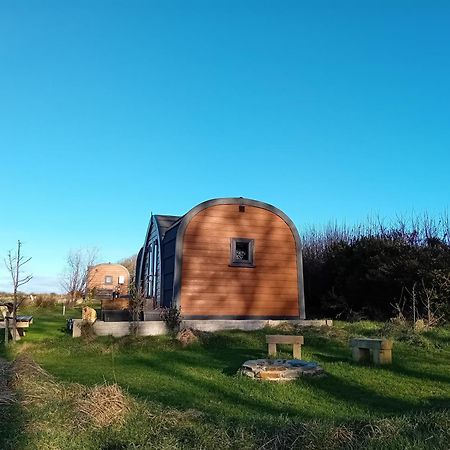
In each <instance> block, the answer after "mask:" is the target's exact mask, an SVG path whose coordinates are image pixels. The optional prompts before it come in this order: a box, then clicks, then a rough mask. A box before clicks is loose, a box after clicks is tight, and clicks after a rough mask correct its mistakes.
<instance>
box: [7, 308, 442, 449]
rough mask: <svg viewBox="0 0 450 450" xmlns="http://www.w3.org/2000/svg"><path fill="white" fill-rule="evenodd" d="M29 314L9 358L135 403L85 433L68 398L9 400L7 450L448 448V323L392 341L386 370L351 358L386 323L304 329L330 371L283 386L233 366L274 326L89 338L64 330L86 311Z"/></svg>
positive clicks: (307, 355) (309, 348)
mask: <svg viewBox="0 0 450 450" xmlns="http://www.w3.org/2000/svg"><path fill="white" fill-rule="evenodd" d="M23 312H24V313H32V314H33V315H34V317H35V321H34V324H33V325H32V327H31V328H30V331H29V333H28V334H27V336H26V337H25V339H23V340H22V341H21V342H19V343H17V344H15V345H13V346H9V348H8V349H7V350H5V348H4V346H3V345H1V352H3V357H5V358H7V359H14V357H16V356H17V355H18V354H24V353H26V354H28V355H30V356H31V357H32V358H33V359H34V360H35V361H36V362H38V363H39V364H40V365H41V366H42V367H43V368H44V369H45V370H47V371H48V372H49V373H50V374H52V375H53V376H54V377H55V380H56V382H57V383H60V384H61V385H63V386H66V387H68V388H70V386H71V385H72V384H73V383H80V384H82V385H86V386H94V385H98V384H102V383H117V384H119V385H120V386H121V387H122V388H123V389H124V390H125V392H127V395H128V396H129V398H130V399H131V400H132V402H133V408H132V410H131V412H130V413H129V414H128V416H127V419H126V422H125V423H124V424H122V425H114V426H109V427H106V428H101V429H99V428H95V427H94V426H92V427H89V426H88V427H84V428H82V429H80V428H79V427H77V423H76V422H77V418H76V416H74V415H73V414H72V413H71V411H68V409H70V408H69V407H68V406H67V405H66V406H64V401H63V400H61V399H53V400H52V399H51V398H50V399H48V400H47V401H46V402H44V403H43V404H39V405H33V406H29V407H26V408H25V407H23V406H19V405H14V406H8V407H2V409H1V417H0V418H1V420H2V424H1V425H0V433H1V436H0V448H2V449H3V448H4V449H6V448H25V447H26V448H27V449H28V448H65V449H72V448H73V449H75V448H85V449H110V450H113V449H125V448H130V449H138V448H219V447H221V448H237V449H238V448H239V449H240V448H437V449H440V448H442V449H447V448H448V442H449V440H450V412H449V409H450V328H449V327H441V328H439V329H435V330H433V331H429V332H426V333H423V334H421V335H418V336H415V335H414V334H412V335H411V336H407V339H406V340H403V341H399V340H396V341H395V343H394V363H393V365H392V366H389V367H372V366H370V365H357V364H354V363H353V362H352V361H351V358H350V351H349V349H348V339H349V338H350V337H354V336H370V337H374V336H379V335H380V333H382V330H383V328H382V326H383V324H379V323H373V322H358V323H352V324H349V323H336V324H335V326H334V327H332V328H326V329H302V330H301V334H303V335H304V336H305V346H304V347H303V357H304V359H308V360H314V361H317V362H319V363H320V364H321V365H322V366H323V368H324V369H325V371H326V373H327V376H326V377H323V378H317V379H306V378H305V379H301V380H298V381H296V382H292V383H289V384H275V383H270V382H255V381H253V380H251V379H247V378H244V377H241V376H239V375H237V374H236V372H237V370H238V368H239V366H240V365H241V363H242V362H243V361H245V360H247V359H255V358H259V357H263V356H264V355H265V351H266V345H265V340H264V336H265V334H267V332H268V330H261V331H254V332H241V331H228V332H221V333H216V334H204V335H202V337H201V339H200V341H199V342H198V343H195V344H192V345H191V346H189V347H187V348H182V347H181V346H180V344H179V343H178V342H177V341H176V340H174V339H173V338H172V337H170V336H161V337H147V338H121V339H114V338H109V337H104V338H97V339H95V340H94V341H85V340H82V339H72V338H71V337H70V336H69V335H67V334H65V333H64V331H63V330H64V326H65V319H66V318H67V317H70V316H72V317H80V315H81V314H80V311H79V310H78V309H72V310H68V313H67V315H66V317H65V318H64V317H63V316H62V315H61V311H60V309H59V308H58V309H56V308H40V309H39V308H34V309H33V308H32V309H30V310H24V311H23ZM273 331H274V330H270V332H271V333H273ZM276 332H277V333H282V332H283V331H280V330H277V331H276ZM285 332H286V333H287V332H292V330H287V331H285ZM282 350H284V351H286V350H288V347H286V348H283V347H282ZM282 355H284V356H288V355H289V353H284V354H283V353H282Z"/></svg>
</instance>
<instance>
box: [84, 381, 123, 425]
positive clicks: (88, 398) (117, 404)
mask: <svg viewBox="0 0 450 450" xmlns="http://www.w3.org/2000/svg"><path fill="white" fill-rule="evenodd" d="M76 409H77V411H78V412H79V413H80V414H81V421H80V425H81V426H82V427H83V426H84V425H86V422H89V423H92V424H93V425H94V426H95V427H98V428H102V427H108V426H110V425H116V424H123V423H124V421H125V418H126V415H127V414H128V413H129V412H130V410H131V405H130V402H129V400H128V399H127V397H126V396H125V394H124V393H123V391H122V388H121V387H120V386H119V385H118V384H111V385H107V384H105V385H101V386H95V387H93V388H88V389H85V391H84V392H83V393H82V395H81V398H79V399H78V400H77V401H76Z"/></svg>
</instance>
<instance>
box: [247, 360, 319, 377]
mask: <svg viewBox="0 0 450 450" xmlns="http://www.w3.org/2000/svg"><path fill="white" fill-rule="evenodd" d="M240 372H241V373H242V374H243V375H246V376H248V377H250V378H254V379H255V380H270V381H292V380H295V379H297V378H300V377H314V376H319V375H322V374H323V369H322V367H320V366H319V365H318V364H317V363H315V362H309V361H303V360H302V359H253V360H250V361H245V363H244V364H242V366H241V369H240Z"/></svg>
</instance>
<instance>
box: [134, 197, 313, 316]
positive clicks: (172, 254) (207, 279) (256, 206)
mask: <svg viewBox="0 0 450 450" xmlns="http://www.w3.org/2000/svg"><path fill="white" fill-rule="evenodd" d="M136 285H137V287H138V288H139V289H140V290H141V291H142V292H143V294H144V296H145V297H146V298H147V299H148V300H147V307H146V309H147V310H149V309H152V308H153V309H158V308H161V307H177V308H181V312H182V315H183V317H184V318H185V319H209V320H210V319H273V320H286V319H304V318H305V305H304V295H303V271H302V253H301V241H300V237H299V234H298V232H297V229H296V227H295V225H294V224H293V223H292V221H291V220H290V219H289V218H288V217H287V216H286V215H285V214H284V213H283V212H282V211H280V210H279V209H277V208H275V207H274V206H271V205H268V204H267V203H263V202H260V201H256V200H250V199H245V198H219V199H214V200H209V201H206V202H204V203H201V204H199V205H197V206H196V207H194V208H193V209H191V210H190V211H189V212H188V213H187V214H185V215H184V216H181V217H177V216H161V215H152V216H151V218H150V223H149V226H148V230H147V234H146V238H145V242H144V245H143V247H142V248H141V250H140V251H139V254H138V260H137V266H136Z"/></svg>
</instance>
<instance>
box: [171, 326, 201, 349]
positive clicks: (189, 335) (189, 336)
mask: <svg viewBox="0 0 450 450" xmlns="http://www.w3.org/2000/svg"><path fill="white" fill-rule="evenodd" d="M176 339H177V341H178V342H179V343H180V344H181V345H182V346H183V347H186V346H188V345H190V344H193V343H194V342H197V341H198V336H197V334H196V333H195V332H194V330H193V329H192V328H184V329H183V330H181V331H179V332H178V333H177V336H176Z"/></svg>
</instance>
